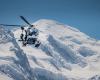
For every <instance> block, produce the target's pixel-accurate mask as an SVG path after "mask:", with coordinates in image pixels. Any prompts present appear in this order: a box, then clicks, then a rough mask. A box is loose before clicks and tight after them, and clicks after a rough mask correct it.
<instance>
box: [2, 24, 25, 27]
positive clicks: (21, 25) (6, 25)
mask: <svg viewBox="0 0 100 80" xmlns="http://www.w3.org/2000/svg"><path fill="white" fill-rule="evenodd" d="M0 25H2V26H20V27H25V26H24V25H8V24H0Z"/></svg>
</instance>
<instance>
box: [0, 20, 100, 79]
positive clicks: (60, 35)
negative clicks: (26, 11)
mask: <svg viewBox="0 0 100 80" xmlns="http://www.w3.org/2000/svg"><path fill="white" fill-rule="evenodd" d="M33 24H34V25H36V28H37V29H39V36H38V38H39V40H40V41H41V43H42V44H41V46H40V47H39V48H35V47H34V45H27V46H26V47H23V46H22V44H21V42H19V41H18V39H19V36H20V33H21V30H20V28H16V29H13V30H12V31H8V30H6V29H4V28H3V27H0V80H100V41H97V40H95V39H93V38H91V37H89V36H87V35H86V34H84V33H82V32H80V31H79V30H78V29H76V28H73V27H70V26H68V25H64V24H62V23H59V22H57V21H53V20H46V19H41V20H38V21H36V22H35V23H33ZM26 28H27V27H26Z"/></svg>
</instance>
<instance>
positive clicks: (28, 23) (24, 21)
mask: <svg viewBox="0 0 100 80" xmlns="http://www.w3.org/2000/svg"><path fill="white" fill-rule="evenodd" d="M20 18H21V19H22V20H24V22H26V23H27V24H28V25H30V26H32V25H31V24H30V23H29V22H28V21H27V20H26V19H25V18H24V17H23V16H20Z"/></svg>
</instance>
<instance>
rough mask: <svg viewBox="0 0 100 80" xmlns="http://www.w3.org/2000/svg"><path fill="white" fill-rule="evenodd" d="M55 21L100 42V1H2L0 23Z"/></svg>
mask: <svg viewBox="0 0 100 80" xmlns="http://www.w3.org/2000/svg"><path fill="white" fill-rule="evenodd" d="M19 15H23V16H25V17H27V19H28V20H29V21H30V22H34V21H36V20H38V19H42V18H43V19H44V18H45V19H54V20H57V21H59V22H62V23H65V24H68V25H70V26H73V27H76V28H78V29H79V30H80V31H82V32H84V33H86V34H88V35H89V36H91V37H93V38H96V39H99V40H100V0H0V23H7V24H25V23H24V22H23V21H22V20H21V19H20V18H19Z"/></svg>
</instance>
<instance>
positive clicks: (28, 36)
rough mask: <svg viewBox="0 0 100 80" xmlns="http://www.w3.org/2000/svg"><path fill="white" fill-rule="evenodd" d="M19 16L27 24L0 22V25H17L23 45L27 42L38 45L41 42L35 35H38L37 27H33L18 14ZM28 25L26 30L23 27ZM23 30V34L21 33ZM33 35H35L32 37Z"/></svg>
mask: <svg viewBox="0 0 100 80" xmlns="http://www.w3.org/2000/svg"><path fill="white" fill-rule="evenodd" d="M20 18H21V19H22V20H23V21H24V22H25V23H26V24H27V25H8V24H0V25H1V26H17V27H18V26H19V27H20V28H21V30H22V33H21V34H20V40H18V41H22V44H23V46H26V45H27V44H29V45H31V44H34V46H35V47H37V48H38V47H39V46H40V44H41V42H40V41H39V40H38V39H37V36H38V35H39V31H38V29H36V28H35V25H32V24H30V23H29V22H28V21H27V20H26V18H25V17H23V16H20ZM26 26H28V28H27V30H26V29H25V27H26ZM23 32H25V34H23ZM33 36H35V37H33Z"/></svg>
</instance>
